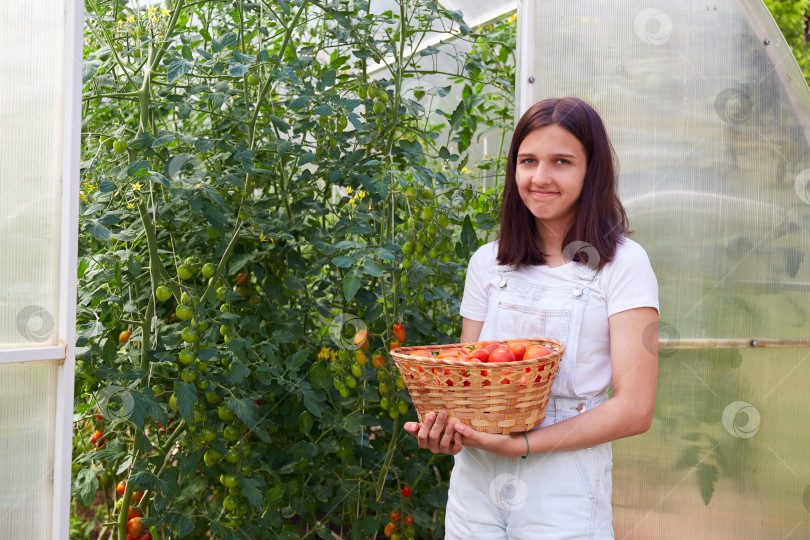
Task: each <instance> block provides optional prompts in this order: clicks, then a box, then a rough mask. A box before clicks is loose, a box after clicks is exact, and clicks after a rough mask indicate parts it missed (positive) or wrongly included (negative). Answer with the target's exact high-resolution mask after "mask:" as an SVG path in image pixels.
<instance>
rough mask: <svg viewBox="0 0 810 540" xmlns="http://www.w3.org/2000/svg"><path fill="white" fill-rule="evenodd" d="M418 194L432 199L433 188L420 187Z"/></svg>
mask: <svg viewBox="0 0 810 540" xmlns="http://www.w3.org/2000/svg"><path fill="white" fill-rule="evenodd" d="M420 194H421V195H422V198H423V199H432V198H433V190H432V189H430V188H429V187H424V188H422V191H421V193H420Z"/></svg>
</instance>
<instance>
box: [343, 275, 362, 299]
mask: <svg viewBox="0 0 810 540" xmlns="http://www.w3.org/2000/svg"><path fill="white" fill-rule="evenodd" d="M362 284H363V282H362V280H361V279H360V278H359V277H357V276H355V275H350V276H346V277H344V278H343V297H344V298H345V299H346V301H347V302H351V301H352V298H354V295H355V294H357V290H358V289H359V288H360V285H362Z"/></svg>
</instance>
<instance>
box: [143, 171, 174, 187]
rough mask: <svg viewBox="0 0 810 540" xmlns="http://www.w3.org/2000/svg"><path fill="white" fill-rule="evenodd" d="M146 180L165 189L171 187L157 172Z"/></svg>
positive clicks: (167, 180) (166, 179)
mask: <svg viewBox="0 0 810 540" xmlns="http://www.w3.org/2000/svg"><path fill="white" fill-rule="evenodd" d="M148 180H149V181H150V182H154V183H155V184H160V185H162V186H166V187H172V184H171V182H169V179H168V178H166V177H165V176H163V175H162V174H160V173H157V172H156V173H154V174H152V176H150V177H149V178H148Z"/></svg>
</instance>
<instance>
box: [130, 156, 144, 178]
mask: <svg viewBox="0 0 810 540" xmlns="http://www.w3.org/2000/svg"><path fill="white" fill-rule="evenodd" d="M145 170H149V162H148V161H146V160H143V159H142V160H139V161H136V162H135V163H133V164H132V165H130V166H129V167H127V174H128V175H129V176H135V175H136V174H138V173H139V172H140V171H145Z"/></svg>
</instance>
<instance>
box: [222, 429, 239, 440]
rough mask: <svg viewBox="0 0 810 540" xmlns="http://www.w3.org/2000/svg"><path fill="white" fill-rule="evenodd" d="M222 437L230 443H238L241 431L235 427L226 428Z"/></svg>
mask: <svg viewBox="0 0 810 540" xmlns="http://www.w3.org/2000/svg"><path fill="white" fill-rule="evenodd" d="M222 436H223V437H225V440H226V441H228V442H236V441H237V440H238V439H239V430H238V429H236V428H235V427H233V426H225V429H223V430H222Z"/></svg>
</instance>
